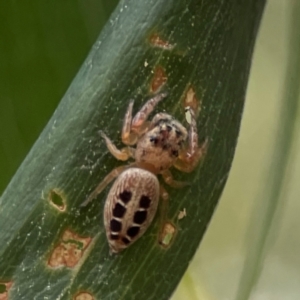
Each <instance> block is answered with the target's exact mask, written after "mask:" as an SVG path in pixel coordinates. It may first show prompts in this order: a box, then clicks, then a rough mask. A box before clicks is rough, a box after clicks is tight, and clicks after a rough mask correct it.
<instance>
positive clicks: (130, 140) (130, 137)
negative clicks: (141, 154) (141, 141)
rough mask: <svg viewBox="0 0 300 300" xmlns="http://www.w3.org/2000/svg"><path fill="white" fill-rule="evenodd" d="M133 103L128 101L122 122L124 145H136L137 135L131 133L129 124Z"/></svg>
mask: <svg viewBox="0 0 300 300" xmlns="http://www.w3.org/2000/svg"><path fill="white" fill-rule="evenodd" d="M133 103H134V101H133V100H132V101H130V103H129V105H128V108H127V111H126V114H125V117H124V122H123V127H122V135H121V138H122V142H123V143H124V144H125V145H134V144H136V141H137V138H138V135H137V134H136V133H135V132H132V131H131V122H132V108H133Z"/></svg>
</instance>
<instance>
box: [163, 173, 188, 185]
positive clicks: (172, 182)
mask: <svg viewBox="0 0 300 300" xmlns="http://www.w3.org/2000/svg"><path fill="white" fill-rule="evenodd" d="M161 175H162V177H163V179H164V181H165V182H166V183H167V184H168V185H170V186H171V187H174V188H182V187H185V186H187V185H188V182H184V181H178V180H175V179H174V178H173V176H172V173H171V172H170V171H169V170H164V171H162V172H161Z"/></svg>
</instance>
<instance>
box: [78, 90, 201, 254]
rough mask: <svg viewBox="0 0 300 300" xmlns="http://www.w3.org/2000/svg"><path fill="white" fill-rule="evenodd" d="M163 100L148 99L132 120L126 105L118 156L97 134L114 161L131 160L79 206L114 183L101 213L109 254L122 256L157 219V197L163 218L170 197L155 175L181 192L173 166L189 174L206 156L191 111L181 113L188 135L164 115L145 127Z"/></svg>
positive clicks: (163, 95)
mask: <svg viewBox="0 0 300 300" xmlns="http://www.w3.org/2000/svg"><path fill="white" fill-rule="evenodd" d="M165 97H166V93H161V94H158V95H156V96H154V97H153V98H151V99H149V100H148V101H147V102H146V103H145V104H144V106H143V107H142V108H141V109H140V110H139V111H138V113H137V114H136V115H135V116H134V118H132V109H133V101H131V102H130V103H129V106H128V109H127V112H126V114H125V118H124V123H123V128H122V141H123V143H124V144H126V145H127V147H125V148H123V149H121V150H119V149H118V148H117V147H116V146H115V145H114V144H113V142H112V141H111V140H110V139H109V138H108V137H107V136H106V135H105V134H104V133H103V132H101V135H102V137H103V138H104V140H105V142H106V146H107V148H108V150H109V151H110V153H111V154H112V155H113V156H115V157H116V158H117V159H119V160H123V161H125V160H128V159H129V158H133V159H134V160H135V162H134V163H132V164H129V165H126V166H120V167H117V168H115V169H113V170H112V171H111V172H110V173H109V174H108V175H107V176H106V177H105V178H104V179H103V180H102V181H101V182H100V184H99V185H98V186H97V187H96V189H95V190H94V191H93V192H92V193H91V194H90V196H89V197H88V198H87V199H86V201H85V202H84V203H83V204H82V206H85V205H87V204H88V203H89V202H90V201H91V200H93V199H94V198H96V196H97V195H98V194H99V193H101V192H102V191H103V189H104V188H105V187H106V186H107V185H108V184H109V183H110V182H111V181H112V180H113V179H115V178H116V177H117V179H116V180H115V182H114V184H113V185H112V187H111V189H110V191H109V193H108V196H107V199H106V203H105V207H104V225H105V231H106V236H107V240H108V243H109V246H110V250H111V252H113V253H118V252H120V251H122V250H123V249H125V248H127V247H128V246H129V245H131V244H132V243H133V242H135V241H136V240H137V239H138V238H139V237H140V236H141V235H143V233H144V232H145V231H146V230H147V228H148V227H149V225H150V224H151V222H152V220H153V218H154V216H155V214H156V210H157V206H158V201H159V197H161V198H162V199H163V200H164V201H163V203H164V207H163V208H164V209H163V213H165V212H166V203H167V200H168V198H169V196H168V193H167V192H166V190H165V189H164V187H163V186H162V185H161V184H160V183H159V181H158V179H157V177H156V175H158V174H161V175H162V177H163V179H164V180H165V182H166V183H167V184H169V185H170V186H172V187H175V188H179V187H183V186H185V185H186V183H184V182H180V181H176V180H174V179H173V176H172V174H171V172H170V171H169V168H171V167H172V166H174V167H175V168H177V169H179V170H181V171H183V172H191V171H192V170H193V169H194V168H195V167H196V166H197V164H198V162H199V160H200V158H201V157H202V155H203V154H204V153H205V149H206V142H205V143H204V144H203V145H202V146H201V147H199V146H198V132H197V124H196V118H195V112H194V110H193V109H192V108H191V107H190V106H188V105H186V107H185V109H186V110H188V111H189V112H190V115H191V122H190V127H189V131H187V129H186V128H185V127H184V126H183V125H182V124H181V123H180V122H179V121H177V120H175V119H174V118H173V117H172V116H171V115H168V114H166V113H158V114H156V115H155V116H154V117H153V119H152V121H151V122H149V121H147V119H148V116H149V115H150V113H151V112H152V111H153V109H154V107H155V106H156V105H157V104H158V102H160V101H161V100H162V99H163V98H165ZM131 145H136V148H133V147H131Z"/></svg>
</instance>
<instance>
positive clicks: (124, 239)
mask: <svg viewBox="0 0 300 300" xmlns="http://www.w3.org/2000/svg"><path fill="white" fill-rule="evenodd" d="M122 242H123V243H124V244H126V245H128V244H129V243H130V240H129V239H128V238H127V237H123V238H122Z"/></svg>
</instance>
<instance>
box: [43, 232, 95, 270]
mask: <svg viewBox="0 0 300 300" xmlns="http://www.w3.org/2000/svg"><path fill="white" fill-rule="evenodd" d="M91 241H92V238H90V237H81V236H79V235H78V234H76V233H74V232H72V231H71V230H69V229H67V230H66V231H65V232H64V233H63V235H62V237H61V239H60V241H59V244H58V245H57V246H56V247H55V248H54V250H53V251H52V253H51V256H50V258H49V261H48V266H49V267H51V268H57V267H62V266H66V267H69V268H73V267H74V266H76V265H77V263H78V262H79V261H80V259H81V257H82V256H83V253H84V251H85V250H86V248H87V247H88V245H89V244H90V242H91Z"/></svg>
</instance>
